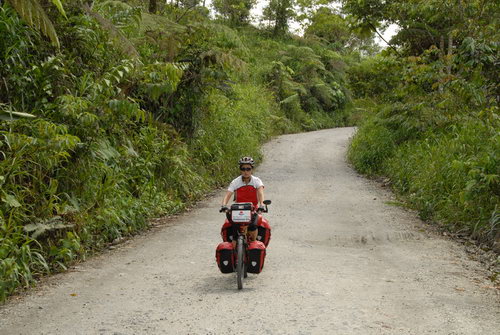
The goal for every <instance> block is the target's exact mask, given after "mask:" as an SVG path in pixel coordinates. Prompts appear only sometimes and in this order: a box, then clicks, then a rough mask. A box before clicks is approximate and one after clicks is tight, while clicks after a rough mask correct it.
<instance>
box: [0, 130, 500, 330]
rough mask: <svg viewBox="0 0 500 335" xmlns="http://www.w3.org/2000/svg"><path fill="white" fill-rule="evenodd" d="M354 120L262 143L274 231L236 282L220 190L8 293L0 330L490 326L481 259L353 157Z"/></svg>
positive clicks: (260, 172)
mask: <svg viewBox="0 0 500 335" xmlns="http://www.w3.org/2000/svg"><path fill="white" fill-rule="evenodd" d="M353 132H354V128H338V129H331V130H324V131H318V132H311V133H304V134H297V135H286V136H281V137H278V138H275V139H274V140H272V141H271V142H270V143H268V144H267V145H266V146H265V147H264V153H265V159H264V162H263V164H262V165H261V166H260V167H259V168H258V169H257V171H256V173H255V174H256V175H257V176H259V177H261V178H262V180H263V181H264V183H265V185H266V198H270V199H272V201H273V204H272V205H271V206H270V211H269V214H267V217H268V219H269V221H270V223H271V226H272V228H273V230H272V238H271V243H270V245H269V248H268V255H267V259H266V264H265V267H264V270H263V272H262V273H261V274H259V275H252V274H250V275H249V278H248V279H247V280H245V281H244V289H243V290H242V291H238V290H237V288H236V278H235V275H234V274H230V275H224V274H221V273H220V272H219V271H218V269H217V266H216V264H215V247H216V246H217V244H218V243H219V242H220V235H219V231H220V226H221V225H222V223H223V216H222V215H221V214H219V213H218V209H219V204H220V200H221V198H222V195H223V192H222V191H221V192H218V193H217V194H216V195H214V196H213V197H211V198H210V199H207V200H206V201H203V202H200V203H199V204H197V205H196V206H195V208H194V209H193V210H192V211H190V212H188V213H185V214H183V215H181V216H179V217H177V218H174V219H168V220H166V221H167V223H166V224H164V225H162V226H161V227H159V228H154V229H153V230H152V231H150V232H149V233H146V234H144V235H141V236H138V237H136V238H134V239H133V240H131V241H130V242H128V243H125V244H123V245H120V246H118V247H117V248H116V249H115V250H111V251H109V252H105V253H104V254H102V255H100V256H96V257H93V258H92V259H90V260H88V261H87V262H85V263H83V264H80V265H79V266H78V267H77V268H76V269H73V270H71V271H69V272H68V273H64V274H59V275H56V276H53V277H52V278H49V279H48V280H46V281H45V283H44V284H43V285H41V287H40V288H37V289H35V290H33V292H32V293H30V294H28V295H27V296H25V297H22V298H20V299H12V301H10V302H9V303H7V304H6V305H5V306H3V307H1V308H0V334H2V335H8V334H363V335H365V334H398V335H399V334H488V335H489V334H498V331H499V329H500V304H499V296H498V293H497V292H496V291H495V290H494V289H491V288H489V287H488V286H489V285H491V283H489V282H488V281H487V279H486V278H485V277H486V275H485V272H484V270H482V268H481V266H480V264H478V263H476V262H475V261H472V260H470V259H469V258H468V257H467V255H466V254H465V252H464V250H463V249H464V248H463V246H461V245H459V244H457V243H455V242H452V241H449V240H446V239H444V238H441V237H439V236H438V235H437V234H435V233H427V232H426V231H425V230H424V229H423V228H424V227H425V225H424V224H423V223H422V222H421V221H419V220H418V219H417V218H416V216H415V214H414V213H411V212H409V211H405V210H403V209H401V208H399V207H397V206H394V205H390V203H389V201H390V200H391V194H390V193H389V192H388V191H385V190H383V189H381V188H380V187H379V186H378V185H376V184H375V183H373V182H371V181H368V180H366V179H364V178H362V177H360V176H358V175H357V174H356V173H355V172H354V171H353V170H352V169H351V168H350V167H349V166H348V165H347V163H346V161H345V153H346V148H347V145H348V139H349V137H350V136H351V135H352V134H353ZM228 183H229V180H228Z"/></svg>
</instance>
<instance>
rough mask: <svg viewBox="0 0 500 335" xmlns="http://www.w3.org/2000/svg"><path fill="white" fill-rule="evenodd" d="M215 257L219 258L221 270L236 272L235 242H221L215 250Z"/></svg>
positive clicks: (218, 263)
mask: <svg viewBox="0 0 500 335" xmlns="http://www.w3.org/2000/svg"><path fill="white" fill-rule="evenodd" d="M215 259H216V260H217V265H218V266H219V270H220V272H222V273H231V272H234V253H233V244H232V243H231V242H222V243H219V245H218V246H217V250H216V251H215Z"/></svg>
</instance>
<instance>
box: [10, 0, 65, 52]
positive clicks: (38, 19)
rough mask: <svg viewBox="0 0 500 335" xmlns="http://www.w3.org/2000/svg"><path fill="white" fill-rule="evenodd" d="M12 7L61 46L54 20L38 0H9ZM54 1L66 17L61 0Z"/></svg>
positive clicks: (53, 42) (31, 24)
mask: <svg viewBox="0 0 500 335" xmlns="http://www.w3.org/2000/svg"><path fill="white" fill-rule="evenodd" d="M7 2H9V3H10V4H11V5H12V7H14V8H15V10H16V11H17V13H19V15H20V16H21V17H22V18H23V19H24V20H25V21H26V23H28V24H29V25H30V26H32V27H34V28H36V29H38V30H40V31H41V32H42V33H43V34H44V35H45V36H47V37H48V38H50V40H51V41H52V44H53V45H54V46H56V47H58V48H59V47H60V43H59V37H58V36H57V33H56V30H55V28H54V25H53V24H52V21H51V20H50V19H49V17H48V16H47V14H46V13H45V11H44V9H43V8H42V6H40V3H39V2H38V0H7ZM52 3H54V5H55V6H56V7H57V9H58V10H59V11H60V12H61V14H62V15H64V16H65V17H66V12H65V11H64V7H63V5H62V3H61V1H60V0H52Z"/></svg>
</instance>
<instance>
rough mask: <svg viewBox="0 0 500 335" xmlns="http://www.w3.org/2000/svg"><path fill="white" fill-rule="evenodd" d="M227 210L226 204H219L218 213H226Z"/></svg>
mask: <svg viewBox="0 0 500 335" xmlns="http://www.w3.org/2000/svg"><path fill="white" fill-rule="evenodd" d="M228 210H229V208H227V206H221V207H220V209H219V213H227V211H228Z"/></svg>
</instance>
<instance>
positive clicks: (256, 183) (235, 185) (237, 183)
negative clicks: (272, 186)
mask: <svg viewBox="0 0 500 335" xmlns="http://www.w3.org/2000/svg"><path fill="white" fill-rule="evenodd" d="M243 186H253V187H255V188H256V189H258V188H259V187H261V186H264V183H263V182H262V180H260V178H259V177H255V176H250V181H249V182H248V184H245V183H244V182H243V177H242V176H239V177H237V178H235V179H234V180H233V181H232V182H231V184H229V187H228V188H227V190H228V191H229V192H234V191H236V190H237V189H239V188H240V187H243Z"/></svg>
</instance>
